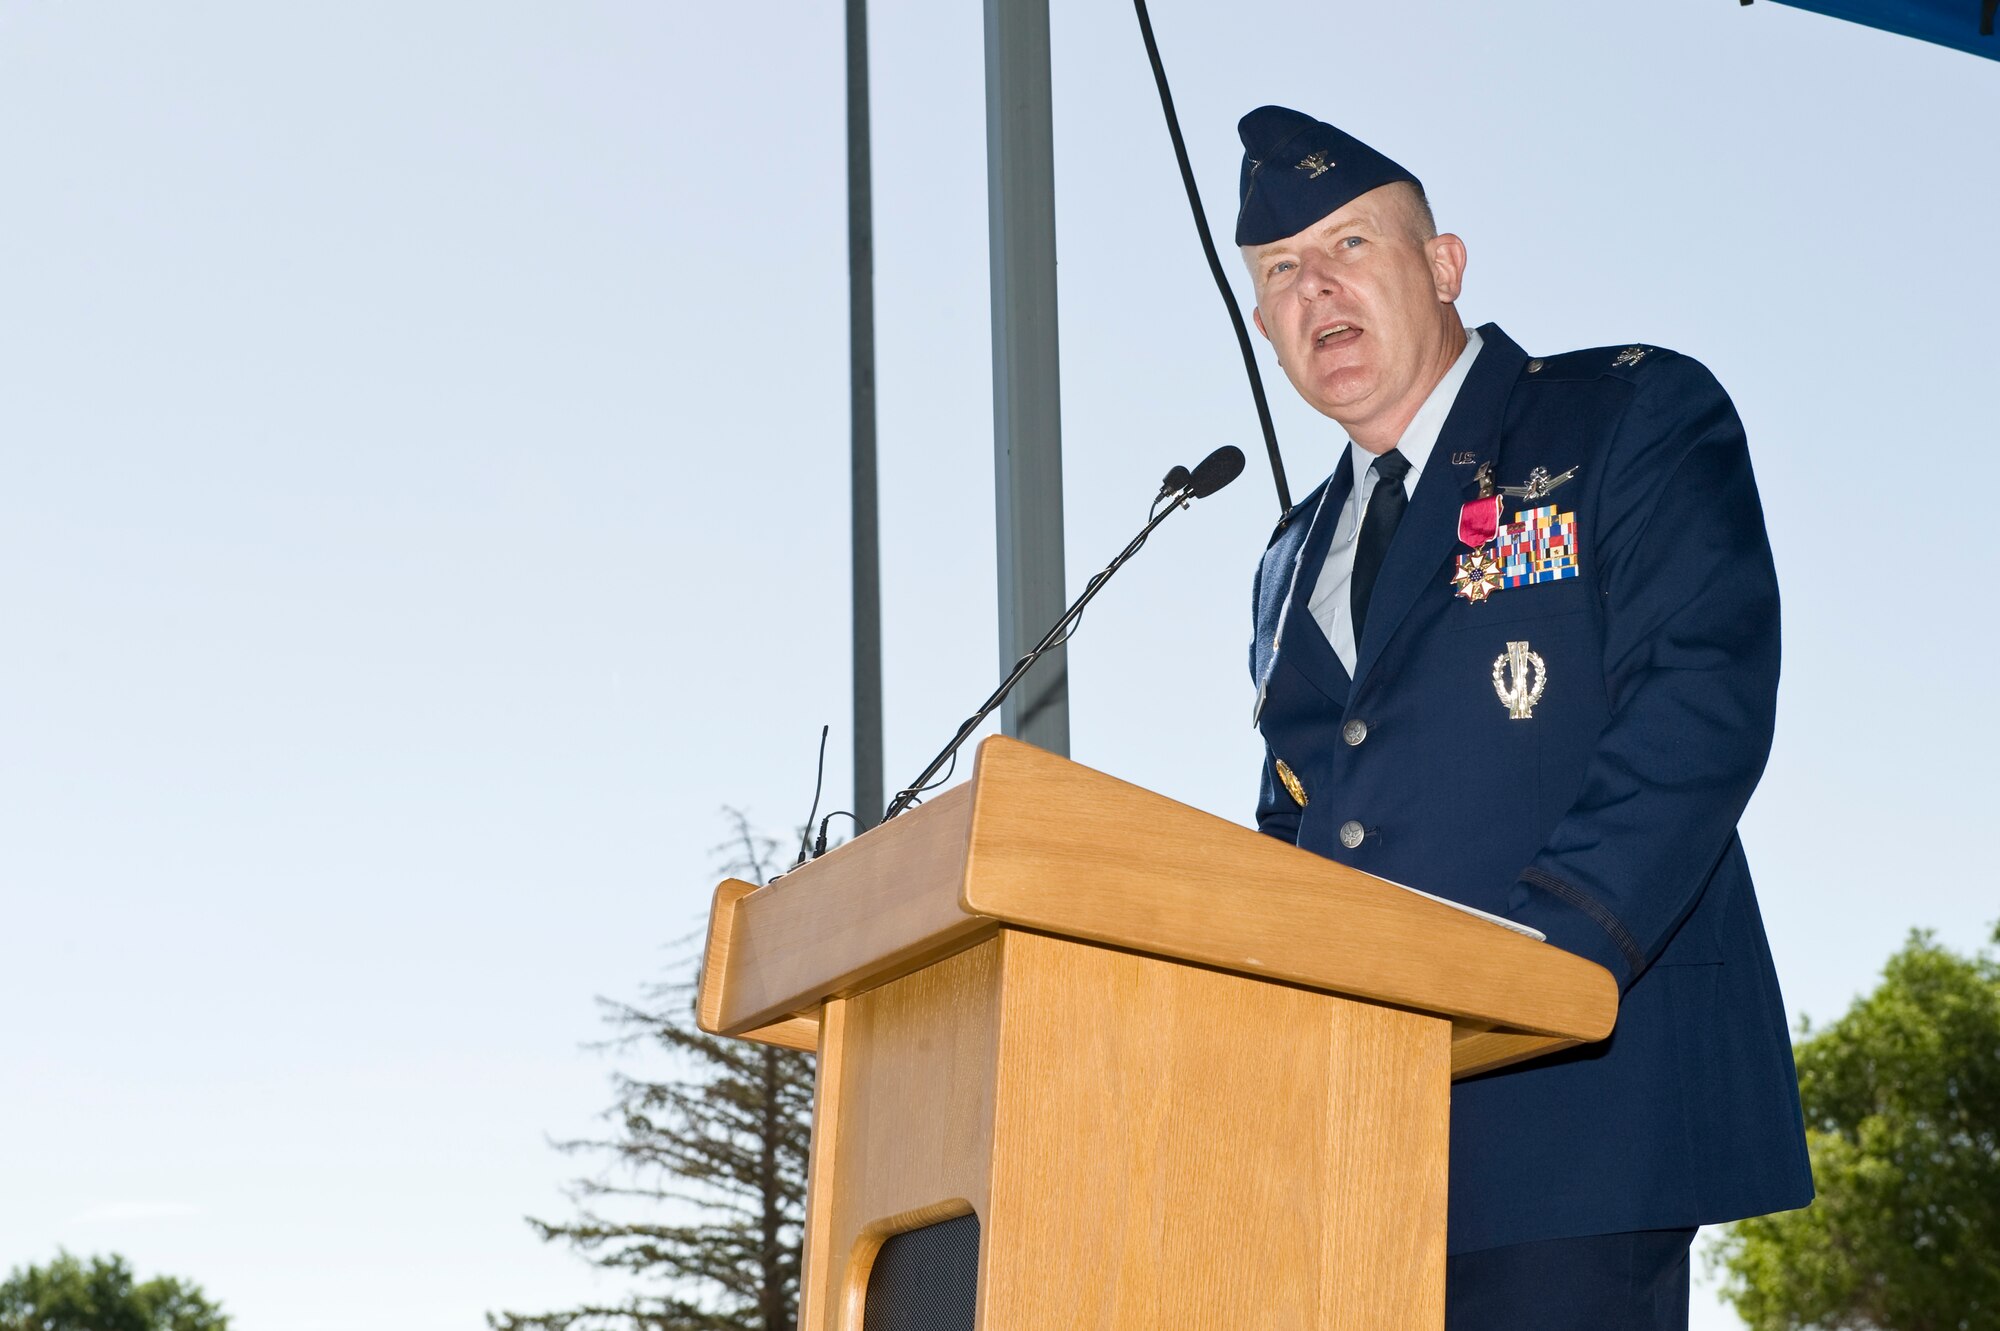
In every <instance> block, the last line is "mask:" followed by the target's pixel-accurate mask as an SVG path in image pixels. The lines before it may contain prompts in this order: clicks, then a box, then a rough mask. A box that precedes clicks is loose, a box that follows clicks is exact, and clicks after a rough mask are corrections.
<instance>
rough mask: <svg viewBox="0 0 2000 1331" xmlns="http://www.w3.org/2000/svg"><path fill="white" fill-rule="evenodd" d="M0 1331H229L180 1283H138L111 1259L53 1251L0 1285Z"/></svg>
mask: <svg viewBox="0 0 2000 1331" xmlns="http://www.w3.org/2000/svg"><path fill="white" fill-rule="evenodd" d="M0 1331H229V1318H228V1317H226V1316H224V1315H223V1312H222V1309H221V1308H220V1307H219V1306H217V1305H216V1304H213V1303H210V1302H209V1301H208V1299H207V1298H206V1297H205V1296H204V1295H203V1294H202V1292H201V1290H200V1289H198V1288H197V1287H195V1286H194V1285H192V1284H189V1283H188V1282H186V1281H183V1280H176V1279H174V1278H173V1277H171V1276H156V1277H154V1278H153V1279H151V1280H148V1281H146V1282H145V1283H144V1284H141V1283H139V1281H138V1280H137V1279H136V1278H134V1276H133V1275H132V1268H131V1267H129V1266H127V1265H126V1264H125V1259H124V1258H123V1257H119V1256H117V1255H116V1254H113V1255H112V1256H110V1257H92V1258H91V1259H90V1263H89V1265H85V1264H84V1263H83V1262H82V1261H80V1260H78V1259H77V1258H75V1257H72V1256H71V1255H70V1254H69V1253H67V1252H63V1251H61V1250H60V1249H58V1250H57V1252H56V1259H55V1260H54V1261H52V1262H50V1263H49V1264H48V1265H47V1266H27V1267H16V1268H15V1269H14V1270H13V1271H12V1272H10V1273H9V1274H8V1276H7V1279H6V1281H5V1283H0Z"/></svg>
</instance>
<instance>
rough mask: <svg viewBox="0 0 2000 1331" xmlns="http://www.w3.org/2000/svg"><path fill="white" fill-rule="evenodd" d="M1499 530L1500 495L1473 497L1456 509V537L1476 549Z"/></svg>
mask: <svg viewBox="0 0 2000 1331" xmlns="http://www.w3.org/2000/svg"><path fill="white" fill-rule="evenodd" d="M1499 530H1500V496H1499V495H1494V496H1492V497H1491V498H1489V499H1474V500H1471V501H1469V502H1468V503H1467V504H1466V505H1465V506H1464V507H1463V508H1461V509H1459V510H1458V539H1459V540H1461V541H1463V542H1464V543H1465V544H1467V545H1469V546H1471V547H1472V548H1473V549H1475V550H1477V549H1478V548H1479V547H1480V546H1482V545H1485V544H1486V543H1487V542H1488V541H1490V540H1492V539H1493V534H1494V533H1495V532H1497V531H1499Z"/></svg>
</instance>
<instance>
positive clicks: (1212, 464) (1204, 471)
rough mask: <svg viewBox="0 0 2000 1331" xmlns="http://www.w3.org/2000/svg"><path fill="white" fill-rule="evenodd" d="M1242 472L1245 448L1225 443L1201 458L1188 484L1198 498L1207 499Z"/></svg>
mask: <svg viewBox="0 0 2000 1331" xmlns="http://www.w3.org/2000/svg"><path fill="white" fill-rule="evenodd" d="M1242 474H1243V450H1242V449H1240V448H1237V447H1236V446H1235V445H1233V444H1224V445H1223V446H1222V447H1221V448H1218V449H1216V450H1215V451H1214V452H1213V453H1210V454H1209V455H1208V456H1207V457H1205V458H1203V459H1202V460H1201V464H1200V465H1199V466H1197V467H1196V468H1195V469H1194V475H1193V476H1191V477H1189V478H1188V486H1189V488H1191V489H1192V490H1193V491H1194V497H1195V498H1196V499H1206V498H1208V497H1209V496H1210V495H1212V494H1214V493H1215V492H1216V491H1217V490H1220V489H1221V488H1222V487H1223V486H1225V485H1227V484H1229V483H1230V482H1231V481H1233V480H1235V479H1236V478H1237V477H1238V476H1241V475H1242Z"/></svg>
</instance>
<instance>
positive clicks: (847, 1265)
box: [799, 938, 1033, 1331]
mask: <svg viewBox="0 0 2000 1331" xmlns="http://www.w3.org/2000/svg"><path fill="white" fill-rule="evenodd" d="M999 964H1000V943H999V940H998V939H997V938H993V939H988V940H987V941H986V942H984V943H982V944H979V945H978V946H976V947H974V948H972V949H970V950H969V951H964V952H960V953H958V954H956V955H955V956H952V957H949V958H947V959H946V960H944V961H942V962H939V963H937V964H936V965H933V966H931V967H929V968H928V969H926V970H923V971H920V972H918V973H916V974H914V975H908V976H904V977H902V978H900V979H897V980H893V981H891V982H890V983H888V984H885V985H882V986H880V987H878V988H875V989H871V990H869V991H867V992H866V993H863V994H859V995H857V996H856V997H854V998H852V999H846V1000H835V1001H834V1002H832V1003H829V1004H827V1018H826V1019H825V1020H824V1021H823V1025H822V1039H821V1045H820V1070H819V1078H820V1080H819V1084H818V1086H817V1087H816V1088H815V1096H816V1101H817V1110H816V1112H818V1113H819V1114H821V1115H822V1117H821V1118H820V1119H818V1120H817V1121H816V1122H815V1124H814V1128H813V1147H812V1161H811V1165H810V1171H811V1178H810V1181H809V1184H808V1188H809V1196H808V1199H807V1217H806V1256H805V1263H806V1264H805V1270H804V1272H803V1276H802V1287H801V1304H800V1308H801V1313H800V1321H799V1325H800V1327H801V1328H803V1329H804V1331H860V1328H861V1304H862V1296H863V1294H864V1292H865V1291H866V1289H867V1285H868V1272H869V1269H870V1267H871V1265H872V1263H873V1262H874V1258H875V1254H876V1253H877V1251H879V1250H880V1248H881V1245H882V1241H883V1240H884V1239H886V1238H887V1237H888V1236H889V1235H890V1234H893V1233H897V1232H899V1231H901V1230H904V1229H910V1228H915V1227H916V1226H918V1225H921V1224H926V1223H929V1222H931V1221H934V1220H940V1219H945V1218H948V1217H950V1216H954V1215H962V1214H965V1213H966V1212H967V1211H976V1212H980V1213H982V1214H983V1213H984V1211H985V1209H986V1199H987V1180H988V1173H989V1170H990V1161H991V1159H992V1156H993V1153H994V1143H993V1111H994V1104H995V1095H994V1076H995V1072H996V1070H997V1067H998V1056H997V1030H998V1011H999V1005H998V999H999ZM836 1013H837V1014H838V1015H837V1016H836V1015H835V1014H836ZM1019 1147H1020V1149H1033V1144H1031V1143H1020V1144H1019Z"/></svg>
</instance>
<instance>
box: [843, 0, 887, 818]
mask: <svg viewBox="0 0 2000 1331" xmlns="http://www.w3.org/2000/svg"><path fill="white" fill-rule="evenodd" d="M869 170H870V163H869V152H868V0H847V347H848V352H847V355H848V365H849V373H850V380H849V390H848V397H849V403H850V407H851V415H850V437H851V441H852V443H851V449H852V459H853V462H852V477H851V483H852V503H853V519H852V525H853V531H854V565H853V569H854V820H855V823H856V824H857V826H856V828H855V831H856V832H865V831H867V830H868V829H869V828H871V827H873V826H874V825H875V822H876V820H877V819H879V818H880V817H881V816H882V802H883V795H882V575H881V545H880V538H879V534H878V526H879V524H878V520H877V513H876V502H875V231H874V221H873V186H872V182H871V180H870V176H869Z"/></svg>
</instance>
